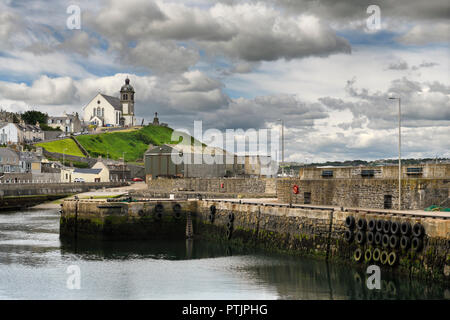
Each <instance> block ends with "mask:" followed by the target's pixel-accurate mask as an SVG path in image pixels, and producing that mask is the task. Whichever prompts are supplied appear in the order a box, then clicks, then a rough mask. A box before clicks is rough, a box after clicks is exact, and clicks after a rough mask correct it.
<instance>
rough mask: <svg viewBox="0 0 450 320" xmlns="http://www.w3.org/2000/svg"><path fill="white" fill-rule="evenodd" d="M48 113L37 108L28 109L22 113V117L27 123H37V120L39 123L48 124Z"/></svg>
mask: <svg viewBox="0 0 450 320" xmlns="http://www.w3.org/2000/svg"><path fill="white" fill-rule="evenodd" d="M47 118H48V115H47V114H46V113H42V112H40V111H36V110H30V111H26V112H24V113H23V114H22V119H23V121H25V123H26V124H32V125H35V124H36V122H39V124H47Z"/></svg>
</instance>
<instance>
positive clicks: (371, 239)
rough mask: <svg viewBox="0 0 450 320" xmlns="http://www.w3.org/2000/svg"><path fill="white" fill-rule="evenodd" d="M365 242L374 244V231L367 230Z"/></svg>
mask: <svg viewBox="0 0 450 320" xmlns="http://www.w3.org/2000/svg"><path fill="white" fill-rule="evenodd" d="M367 242H368V243H369V244H375V233H373V232H372V231H369V232H367Z"/></svg>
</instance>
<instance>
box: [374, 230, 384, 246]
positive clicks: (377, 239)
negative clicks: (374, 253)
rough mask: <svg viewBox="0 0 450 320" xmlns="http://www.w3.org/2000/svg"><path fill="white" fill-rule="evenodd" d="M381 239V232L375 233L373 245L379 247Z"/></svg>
mask: <svg viewBox="0 0 450 320" xmlns="http://www.w3.org/2000/svg"><path fill="white" fill-rule="evenodd" d="M382 239H383V234H382V233H381V232H377V233H375V239H374V240H375V245H377V246H379V245H380V244H381V240H382Z"/></svg>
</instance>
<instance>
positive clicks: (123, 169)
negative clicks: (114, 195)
mask: <svg viewBox="0 0 450 320" xmlns="http://www.w3.org/2000/svg"><path fill="white" fill-rule="evenodd" d="M125 153H126V152H125V151H124V152H122V160H123V165H122V179H123V181H125Z"/></svg>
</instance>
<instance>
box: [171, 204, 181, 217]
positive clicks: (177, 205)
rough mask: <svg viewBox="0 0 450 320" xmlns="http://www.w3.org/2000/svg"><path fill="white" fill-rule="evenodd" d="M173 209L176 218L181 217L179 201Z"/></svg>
mask: <svg viewBox="0 0 450 320" xmlns="http://www.w3.org/2000/svg"><path fill="white" fill-rule="evenodd" d="M172 211H173V214H174V216H175V218H176V219H180V218H181V205H180V204H179V203H175V204H174V205H173V206H172Z"/></svg>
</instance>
